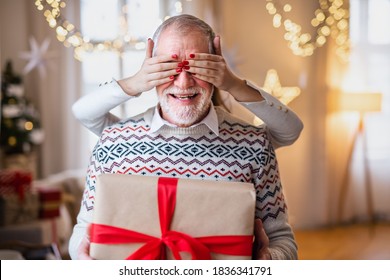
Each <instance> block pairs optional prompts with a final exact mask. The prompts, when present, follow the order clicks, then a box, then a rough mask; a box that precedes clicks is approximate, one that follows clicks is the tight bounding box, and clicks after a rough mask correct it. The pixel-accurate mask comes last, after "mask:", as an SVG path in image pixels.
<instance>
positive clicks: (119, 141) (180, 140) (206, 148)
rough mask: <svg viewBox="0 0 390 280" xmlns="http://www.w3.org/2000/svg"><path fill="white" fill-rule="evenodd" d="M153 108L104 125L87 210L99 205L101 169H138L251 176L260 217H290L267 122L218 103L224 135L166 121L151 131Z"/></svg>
mask: <svg viewBox="0 0 390 280" xmlns="http://www.w3.org/2000/svg"><path fill="white" fill-rule="evenodd" d="M150 114H151V110H149V111H148V112H147V113H145V114H141V115H139V116H136V117H132V118H129V119H127V120H124V121H120V122H118V123H116V124H114V125H111V126H109V127H107V128H105V129H104V131H103V133H102V135H101V137H100V139H99V141H98V143H97V144H96V146H95V148H94V150H93V152H92V155H91V160H90V165H89V168H88V171H87V180H86V188H85V192H84V196H83V201H82V207H85V208H86V209H85V210H87V211H91V210H93V205H94V195H95V187H96V176H97V175H99V174H101V173H118V174H138V175H145V176H148V175H149V176H164V177H177V178H191V179H202V180H226V181H241V182H250V183H253V185H254V187H255V190H256V200H257V203H256V217H259V218H261V219H262V220H263V221H266V220H267V219H271V220H274V219H278V218H281V219H282V220H284V221H285V219H286V209H287V207H286V204H285V199H284V196H283V192H282V187H281V182H280V177H279V171H278V165H277V159H276V156H275V151H274V149H273V147H272V145H271V144H270V141H269V139H268V135H267V132H266V129H265V127H255V126H252V125H249V124H247V123H243V122H242V121H241V120H239V119H237V118H235V117H234V116H232V115H230V114H228V113H227V112H225V111H223V110H221V109H219V108H218V109H217V115H218V119H219V135H216V134H214V133H213V132H212V131H211V130H209V128H208V127H207V126H206V125H204V124H202V125H199V126H197V127H191V128H174V127H168V126H164V127H163V128H161V129H160V130H159V131H158V133H154V134H150V133H148V131H149V130H150V122H149V119H151V118H150V116H148V115H150ZM279 215H283V216H284V217H278V216H279Z"/></svg>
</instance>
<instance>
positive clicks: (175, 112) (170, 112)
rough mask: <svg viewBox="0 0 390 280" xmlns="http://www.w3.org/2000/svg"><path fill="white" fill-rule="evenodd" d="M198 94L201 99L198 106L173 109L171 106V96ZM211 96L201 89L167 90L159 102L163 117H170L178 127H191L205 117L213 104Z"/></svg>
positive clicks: (160, 96) (173, 87)
mask: <svg viewBox="0 0 390 280" xmlns="http://www.w3.org/2000/svg"><path fill="white" fill-rule="evenodd" d="M189 93H198V94H200V95H201V96H200V99H199V101H198V103H197V104H194V105H189V106H180V107H179V108H178V107H173V106H169V102H168V95H169V94H189ZM211 96H212V95H211V94H210V95H208V94H207V92H206V90H205V89H203V88H200V87H192V88H189V89H186V90H182V89H179V88H177V87H175V86H172V87H169V88H166V89H165V90H164V91H163V94H162V95H159V102H160V106H161V110H162V112H163V115H165V116H167V117H169V118H170V119H171V122H173V123H174V124H176V125H178V126H190V125H193V124H194V123H197V122H199V121H200V120H201V118H202V117H204V116H205V115H206V114H207V112H208V110H209V108H210V104H211Z"/></svg>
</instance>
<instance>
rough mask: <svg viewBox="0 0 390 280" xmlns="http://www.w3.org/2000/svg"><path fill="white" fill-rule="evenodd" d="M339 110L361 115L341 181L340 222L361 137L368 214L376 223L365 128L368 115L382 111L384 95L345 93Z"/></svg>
mask: <svg viewBox="0 0 390 280" xmlns="http://www.w3.org/2000/svg"><path fill="white" fill-rule="evenodd" d="M338 105H339V106H338V107H339V109H340V110H342V111H354V112H358V113H359V127H358V129H357V131H356V132H355V135H354V137H353V142H352V145H351V150H350V151H349V154H348V162H347V167H346V170H345V173H344V177H343V179H342V181H341V184H342V185H341V187H340V197H339V207H338V221H339V223H340V222H341V220H342V216H343V210H344V205H345V199H346V196H347V192H348V186H349V179H350V176H351V172H350V169H351V163H352V162H351V161H352V155H353V152H354V150H355V145H356V140H357V139H358V137H361V139H362V143H363V151H362V152H363V168H364V187H365V191H366V205H367V214H368V217H369V219H370V222H371V223H373V222H374V221H375V216H374V202H373V196H372V195H373V194H372V182H371V173H370V168H369V161H368V154H367V135H366V132H365V127H364V125H365V124H364V119H365V115H366V113H370V112H379V111H381V105H382V94H380V93H345V94H341V95H340V99H339V104H338Z"/></svg>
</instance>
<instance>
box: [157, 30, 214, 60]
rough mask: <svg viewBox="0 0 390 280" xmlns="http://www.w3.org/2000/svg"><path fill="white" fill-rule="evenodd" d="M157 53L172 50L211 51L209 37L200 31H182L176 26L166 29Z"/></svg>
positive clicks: (159, 41) (160, 39)
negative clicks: (175, 27) (176, 28)
mask: <svg viewBox="0 0 390 280" xmlns="http://www.w3.org/2000/svg"><path fill="white" fill-rule="evenodd" d="M156 47H157V49H156V53H157V52H158V53H159V54H164V53H167V52H170V51H171V50H180V51H186V50H189V51H196V52H203V53H208V52H209V42H208V38H207V37H206V36H205V35H204V34H203V33H201V32H200V31H198V30H196V29H194V30H193V32H191V33H188V32H181V31H178V30H175V29H174V28H169V29H166V30H164V31H163V32H162V33H161V35H160V37H159V39H158V43H157V46H156Z"/></svg>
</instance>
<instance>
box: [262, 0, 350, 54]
mask: <svg viewBox="0 0 390 280" xmlns="http://www.w3.org/2000/svg"><path fill="white" fill-rule="evenodd" d="M319 6H320V7H319V8H318V9H317V10H316V11H315V12H314V17H313V19H312V20H311V22H310V23H311V25H312V26H313V27H315V28H316V29H317V32H316V34H315V36H312V35H310V34H309V33H304V32H303V31H302V26H301V25H299V24H298V23H296V22H294V21H292V20H291V19H290V18H289V13H290V12H291V11H292V10H293V8H292V6H291V5H290V4H285V5H281V4H280V1H277V0H266V6H265V7H266V9H267V12H268V14H270V15H271V16H272V17H273V26H274V27H275V28H279V27H281V26H283V27H284V30H285V34H284V39H285V40H286V41H287V42H288V46H289V48H290V49H291V50H292V52H293V54H294V55H297V56H302V57H307V56H311V55H312V54H313V53H314V51H315V49H317V48H319V47H322V46H324V45H325V44H326V42H327V40H328V38H329V37H332V38H333V39H334V40H335V42H336V45H337V46H336V54H337V56H338V57H339V58H341V60H342V61H347V60H348V56H349V11H348V9H346V8H344V7H343V6H344V1H343V0H319Z"/></svg>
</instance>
